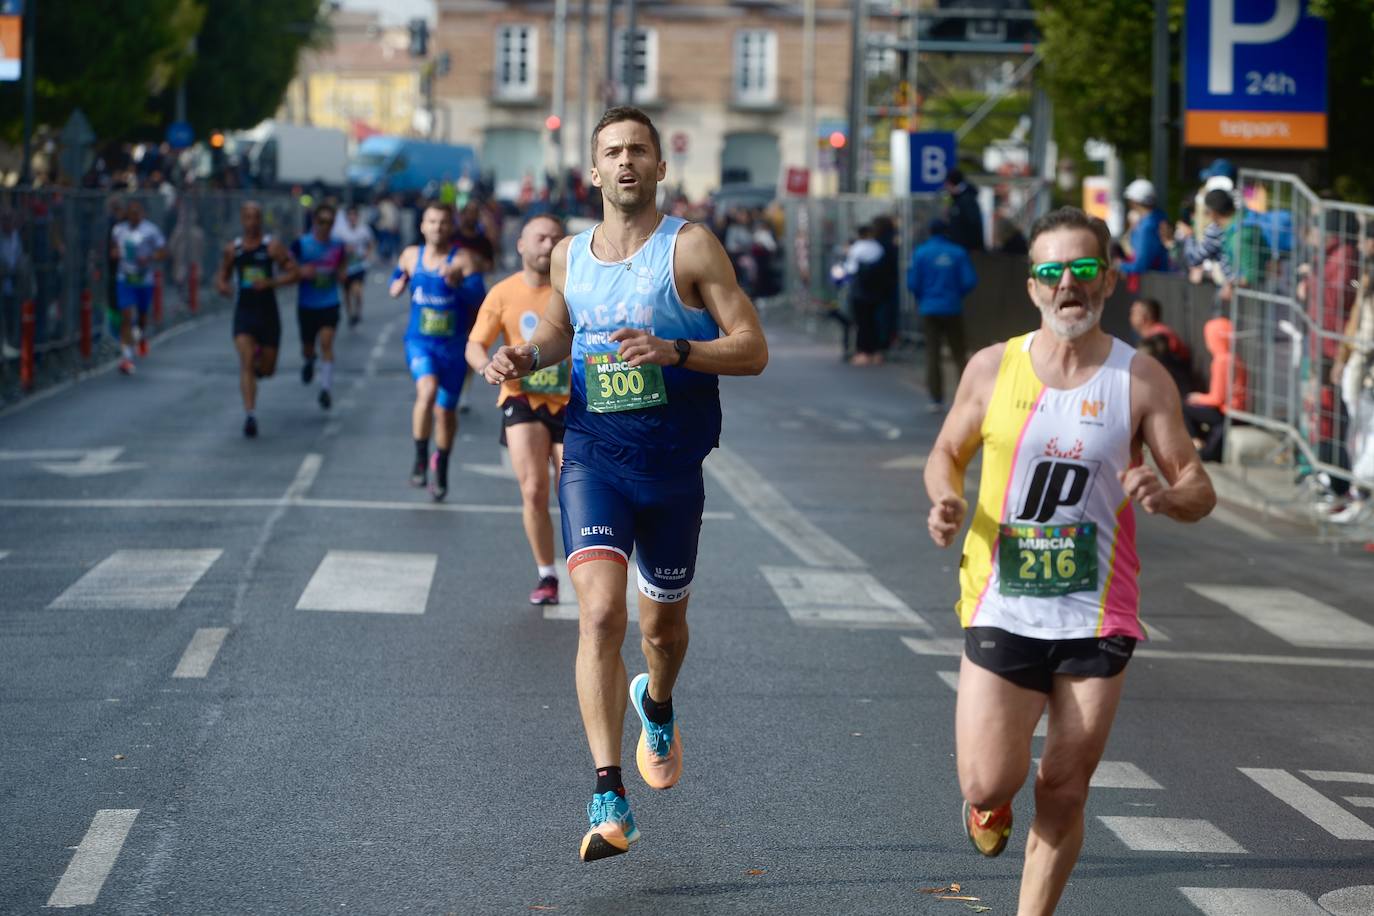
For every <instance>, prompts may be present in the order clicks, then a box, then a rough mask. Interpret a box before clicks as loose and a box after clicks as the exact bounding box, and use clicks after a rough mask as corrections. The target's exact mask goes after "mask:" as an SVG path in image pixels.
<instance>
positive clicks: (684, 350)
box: [673, 337, 692, 367]
mask: <svg viewBox="0 0 1374 916" xmlns="http://www.w3.org/2000/svg"><path fill="white" fill-rule="evenodd" d="M673 349H674V350H676V351H677V362H676V363H674V364H673V365H675V366H678V367H681V366H682V364H683V363H685V362H687V354H689V353H691V352H692V342H691V341H690V340H688V339H687V338H685V337H679V338H678V339H677V340H675V341H673Z"/></svg>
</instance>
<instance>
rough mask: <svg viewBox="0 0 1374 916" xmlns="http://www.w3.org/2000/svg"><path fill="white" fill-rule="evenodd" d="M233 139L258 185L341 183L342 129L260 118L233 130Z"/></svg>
mask: <svg viewBox="0 0 1374 916" xmlns="http://www.w3.org/2000/svg"><path fill="white" fill-rule="evenodd" d="M234 141H235V144H234V145H235V152H236V154H237V155H238V156H239V157H241V160H242V162H243V165H244V167H245V168H246V170H247V172H248V174H249V175H250V176H251V177H252V179H253V183H254V184H255V185H256V186H257V187H261V188H284V187H291V186H292V185H300V186H302V187H307V188H308V187H311V186H314V185H317V184H318V185H324V186H325V187H327V188H333V189H341V188H343V186H344V183H345V178H344V173H345V171H346V169H347V168H348V136H347V135H346V134H345V133H344V132H343V131H341V130H334V129H332V128H328V127H306V126H304V125H301V124H279V123H277V122H276V121H263V122H262V123H261V124H259V125H258V126H257V127H254V128H253V129H252V130H246V131H242V132H241V133H238V134H236V135H235V136H234Z"/></svg>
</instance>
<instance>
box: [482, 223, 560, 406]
mask: <svg viewBox="0 0 1374 916" xmlns="http://www.w3.org/2000/svg"><path fill="white" fill-rule="evenodd" d="M570 244H572V239H571V238H565V239H563V240H562V241H560V242H559V243H558V245H557V246H556V247H555V248H554V249H553V255H552V257H551V258H550V261H549V279H550V281H551V282H552V285H553V295H551V296H550V297H549V304H548V306H547V307H546V308H545V309H544V317H543V318H541V319H540V320H539V326H538V327H537V328H535V329H534V333H533V334H532V335H530V340H529V343H524V344H521V345H520V346H518V347H512V346H504V347H501V348H500V349H498V350H497V351H496V353H495V354H493V355H492V357H491V360H490V361H489V362H488V363H487V365H486V368H485V369H483V370H482V377H483V378H485V379H486V380H487V383H488V384H491V385H499V384H501V383H502V382H508V381H511V380H513V379H518V378H522V377H524V376H526V375H529V374H530V371H531V369H530V367H531V366H532V365H533V363H534V351H535V350H536V349H537V350H538V351H539V365H541V366H553V365H557V364H558V363H561V362H562V361H563V360H565V359H567V358H568V354H570V353H571V352H572V340H573V328H572V320H571V319H570V318H569V317H568V303H567V300H565V299H564V298H563V284H564V283H565V282H566V281H567V278H568V246H569V245H570Z"/></svg>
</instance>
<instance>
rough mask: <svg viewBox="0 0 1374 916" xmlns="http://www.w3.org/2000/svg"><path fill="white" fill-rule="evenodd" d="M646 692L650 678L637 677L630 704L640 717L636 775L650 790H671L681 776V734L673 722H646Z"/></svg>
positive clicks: (631, 685)
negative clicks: (637, 774)
mask: <svg viewBox="0 0 1374 916" xmlns="http://www.w3.org/2000/svg"><path fill="white" fill-rule="evenodd" d="M648 691H649V675H647V674H640V675H636V676H635V679H634V680H633V681H631V682H630V704H631V705H632V706H634V708H635V712H637V713H639V724H640V726H641V727H642V730H641V731H640V733H639V746H638V747H637V748H636V749H635V763H636V764H638V765H639V775H640V776H641V777H643V779H644V783H645V785H647V786H648V787H649V788H651V789H671V788H672V787H673V786H675V785H676V784H677V781H678V779H679V778H681V776H682V733H681V732H680V731H678V727H677V721H676V718H675V719H674V720H673V721H671V722H669V723H668V724H667V725H659V724H657V723H655V722H651V721H649V717H648V716H646V715H645V714H644V694H646V693H648Z"/></svg>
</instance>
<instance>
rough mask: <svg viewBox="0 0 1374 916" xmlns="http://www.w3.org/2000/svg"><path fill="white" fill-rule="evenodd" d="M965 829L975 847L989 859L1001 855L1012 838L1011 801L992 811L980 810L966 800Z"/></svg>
mask: <svg viewBox="0 0 1374 916" xmlns="http://www.w3.org/2000/svg"><path fill="white" fill-rule="evenodd" d="M963 820H964V829H965V830H966V831H967V832H968V841H969V842H970V843H972V844H973V848H974V849H976V850H978V851H979V852H980V853H982V854H983V855H985V856H987V857H988V858H989V859H991V858H994V857H995V856H1000V855H1001V854H1002V850H1004V849H1006V848H1007V841H1008V840H1010V839H1011V802H1007V803H1006V804H1005V805H1003V806H1002V807H1000V808H994V809H993V810H991V811H979V810H978V809H977V808H975V807H973V806H972V805H970V804H969V803H968V801H967V800H966V801H965V802H964V815H963Z"/></svg>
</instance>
